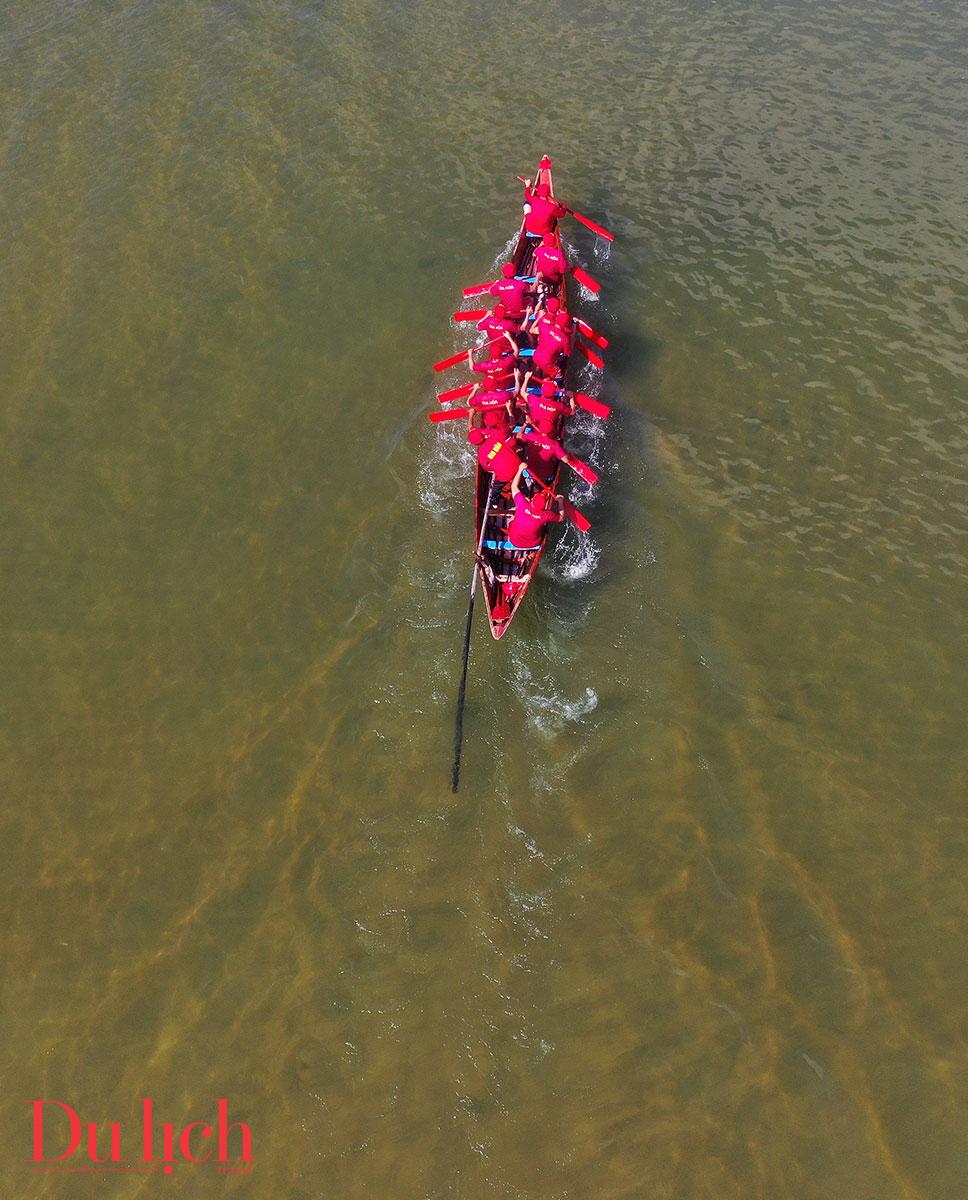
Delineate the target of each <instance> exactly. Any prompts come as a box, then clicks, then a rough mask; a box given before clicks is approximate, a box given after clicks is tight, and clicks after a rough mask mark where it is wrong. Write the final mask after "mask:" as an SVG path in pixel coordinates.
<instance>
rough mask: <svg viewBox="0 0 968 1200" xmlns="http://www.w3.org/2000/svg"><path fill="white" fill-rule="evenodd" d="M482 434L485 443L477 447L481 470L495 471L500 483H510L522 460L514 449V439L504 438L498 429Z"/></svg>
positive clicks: (495, 476)
mask: <svg viewBox="0 0 968 1200" xmlns="http://www.w3.org/2000/svg"><path fill="white" fill-rule="evenodd" d="M482 432H483V433H484V441H483V442H481V444H480V445H479V446H478V447H477V461H478V462H479V463H480V464H481V469H482V470H484V471H493V472H494V478H495V479H496V480H497V481H498V483H510V482H511V480H512V479H513V478H514V477H515V475H517V473H518V467H520V466H521V459H520V458H519V457H518V454H517V451H516V450H515V449H514V439H513V438H510V439H508V438H505V437H503V436H502V435H501V433H500V431H499V430H496V429H493V430H492V429H485V430H483V431H482Z"/></svg>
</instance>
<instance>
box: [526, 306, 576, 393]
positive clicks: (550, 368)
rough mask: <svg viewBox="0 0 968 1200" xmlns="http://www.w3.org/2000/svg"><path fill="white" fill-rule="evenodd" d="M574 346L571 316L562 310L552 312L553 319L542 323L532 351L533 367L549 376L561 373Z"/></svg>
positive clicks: (552, 376)
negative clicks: (536, 342)
mask: <svg viewBox="0 0 968 1200" xmlns="http://www.w3.org/2000/svg"><path fill="white" fill-rule="evenodd" d="M574 348H575V329H574V324H573V322H572V319H571V317H570V316H569V315H568V314H567V313H566V312H564V311H561V312H557V313H555V314H554V320H553V322H552V321H548V322H547V323H542V324H541V325H540V328H539V330H538V344H537V346H536V347H535V351H534V358H533V360H532V361H533V363H534V369H535V370H536V371H540V372H541V373H542V374H543V375H547V376H548V377H549V378H554V377H556V376H558V375H560V374H561V373H562V371H563V370H564V368H565V366H566V364H567V362H568V358H569V356H570V355H571V352H572V350H574Z"/></svg>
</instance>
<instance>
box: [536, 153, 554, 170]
mask: <svg viewBox="0 0 968 1200" xmlns="http://www.w3.org/2000/svg"><path fill="white" fill-rule="evenodd" d="M538 170H539V171H550V170H551V159H550V158H549V157H548V156H547V154H543V155H542V156H541V162H539V163H538Z"/></svg>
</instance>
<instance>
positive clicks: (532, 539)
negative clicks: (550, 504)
mask: <svg viewBox="0 0 968 1200" xmlns="http://www.w3.org/2000/svg"><path fill="white" fill-rule="evenodd" d="M560 520H561V513H559V512H557V511H556V510H555V509H551V510H550V511H549V510H548V509H545V508H536V507H535V504H534V501H533V500H529V499H528V498H527V497H526V496H525V495H524V493H523V492H518V494H517V495H516V496H515V497H514V516H513V517H512V518H511V523H510V525H508V531H507V538H508V541H509V542H513V543H514V545H515V546H517V547H519V548H520V549H522V550H527V549H530V547H532V546H535V545H537V543H538V542H539V541H540V539H541V535H542V533H543V532H544V527H545V526H546V525H548V524H550V523H551V522H553V521H560Z"/></svg>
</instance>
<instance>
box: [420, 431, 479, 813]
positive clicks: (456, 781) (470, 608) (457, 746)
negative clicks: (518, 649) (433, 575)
mask: <svg viewBox="0 0 968 1200" xmlns="http://www.w3.org/2000/svg"><path fill="white" fill-rule="evenodd" d="M437 415H438V414H437V413H431V414H430V417H431V420H433V418H434V417H435V416H437ZM443 415H446V416H449V415H450V414H449V413H447V414H443ZM493 492H494V477H493V476H492V477H491V478H490V479H489V480H488V484H487V500H486V502H485V504H484V516H483V518H482V520H481V535H480V537H479V538H478V539H477V549H476V550H475V551H474V573H473V575H471V594H470V596H469V597H468V599H467V624H466V625H465V626H464V661H463V664H462V665H461V671H460V687H459V688H458V689H457V714H456V717H455V721H454V769H453V772H452V773H451V777H450V790H451V791H452V792H453V793H454V794H455V795H456V794H457V788H458V786H459V785H460V752H461V747H462V746H463V744H464V700H465V698H466V696H467V663H468V660H469V659H470V656H471V627H472V626H473V623H474V594H475V593H476V591H477V577H478V575H479V574H480V573H481V547H482V546H483V544H484V531H485V530H486V529H487V515H488V513H489V512H490V509H491V497H492V495H493Z"/></svg>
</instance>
